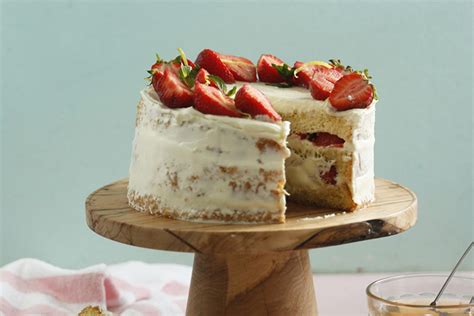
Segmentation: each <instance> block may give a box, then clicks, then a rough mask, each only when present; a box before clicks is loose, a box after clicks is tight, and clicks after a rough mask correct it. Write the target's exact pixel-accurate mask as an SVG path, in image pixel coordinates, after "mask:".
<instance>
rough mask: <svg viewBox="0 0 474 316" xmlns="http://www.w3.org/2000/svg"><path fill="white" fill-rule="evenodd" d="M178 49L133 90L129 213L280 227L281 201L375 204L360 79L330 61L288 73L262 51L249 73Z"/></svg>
mask: <svg viewBox="0 0 474 316" xmlns="http://www.w3.org/2000/svg"><path fill="white" fill-rule="evenodd" d="M179 51H180V55H179V56H178V57H176V58H175V59H173V60H170V61H164V60H162V59H161V58H160V57H159V56H157V60H156V62H155V63H154V64H153V65H152V66H151V69H150V70H149V73H150V77H149V79H150V80H151V85H150V86H149V87H148V88H146V89H144V90H143V91H142V93H141V95H142V98H141V101H140V103H139V105H138V107H137V124H136V129H135V139H134V145H133V152H132V162H131V165H130V179H129V192H128V198H129V202H130V205H131V206H132V207H134V208H135V209H137V210H140V211H147V212H151V213H157V214H161V215H164V216H168V217H171V218H176V219H183V220H193V221H218V222H222V221H224V222H236V223H248V222H284V220H285V210H286V199H285V196H286V195H288V194H289V197H290V199H293V200H295V201H296V202H300V203H306V204H311V205H316V206H325V207H330V208H334V209H337V210H344V211H351V210H354V209H356V208H359V207H363V206H365V205H367V204H368V203H370V202H371V201H373V199H374V179H373V178H374V176H373V145H374V123H375V103H376V98H377V97H376V93H375V87H374V86H373V85H372V84H371V83H370V81H369V80H370V79H371V78H370V76H369V75H368V72H367V71H363V72H361V71H354V70H353V69H352V68H351V67H345V66H343V65H342V64H341V62H340V61H339V60H330V61H329V62H328V63H326V62H322V61H310V62H306V63H303V62H300V61H296V62H295V63H294V64H293V66H292V67H291V66H289V65H288V64H286V63H285V62H283V61H282V60H281V59H279V58H278V57H276V56H274V55H270V54H263V55H261V57H260V58H259V60H258V62H257V64H256V65H255V64H254V63H253V62H252V61H251V60H249V59H247V58H244V57H238V56H233V55H224V54H221V53H218V52H216V51H213V50H210V49H204V50H202V51H201V52H200V53H199V54H198V56H197V58H196V60H195V62H192V61H191V60H189V59H188V58H187V57H186V56H185V54H184V52H183V51H182V50H180V49H179ZM290 123H291V130H290ZM287 145H288V147H287ZM290 151H291V155H290Z"/></svg>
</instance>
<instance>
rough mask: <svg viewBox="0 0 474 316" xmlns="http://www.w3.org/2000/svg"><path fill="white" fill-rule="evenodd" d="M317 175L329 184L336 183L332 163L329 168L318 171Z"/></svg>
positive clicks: (335, 170)
mask: <svg viewBox="0 0 474 316" xmlns="http://www.w3.org/2000/svg"><path fill="white" fill-rule="evenodd" d="M319 176H320V177H321V179H322V180H323V181H324V182H325V183H327V184H331V185H336V183H337V180H336V177H337V169H336V166H335V165H332V166H331V168H329V170H328V171H326V172H321V173H319Z"/></svg>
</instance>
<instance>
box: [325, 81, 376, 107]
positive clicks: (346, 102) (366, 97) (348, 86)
mask: <svg viewBox="0 0 474 316" xmlns="http://www.w3.org/2000/svg"><path fill="white" fill-rule="evenodd" d="M373 99H374V88H373V86H372V85H371V84H370V83H369V81H368V80H367V79H366V78H364V77H363V76H362V75H361V74H359V73H356V72H353V73H351V74H348V75H345V76H344V77H342V78H341V79H339V80H338V81H337V82H336V84H335V85H334V89H333V90H332V92H331V95H330V96H329V102H330V103H331V105H332V106H333V107H334V108H335V109H336V110H338V111H345V110H350V109H355V108H366V107H368V106H369V105H370V104H371V103H372V100H373Z"/></svg>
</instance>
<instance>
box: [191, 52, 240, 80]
mask: <svg viewBox="0 0 474 316" xmlns="http://www.w3.org/2000/svg"><path fill="white" fill-rule="evenodd" d="M196 64H197V65H199V66H201V68H204V69H206V70H207V71H208V72H209V73H211V74H213V75H216V76H219V77H221V78H222V79H223V80H224V82H225V83H234V82H235V78H234V75H233V74H232V72H231V71H230V70H229V68H228V67H227V65H226V64H225V63H224V62H223V61H222V59H221V57H220V55H219V53H217V52H215V51H213V50H210V49H207V48H206V49H204V50H203V51H201V52H200V53H199V55H198V57H197V58H196Z"/></svg>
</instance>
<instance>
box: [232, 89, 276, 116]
mask: <svg viewBox="0 0 474 316" xmlns="http://www.w3.org/2000/svg"><path fill="white" fill-rule="evenodd" d="M235 106H236V107H237V109H239V110H240V111H242V112H245V113H248V114H250V115H251V116H252V117H255V116H257V115H264V116H267V117H268V118H269V119H270V120H272V121H281V116H280V115H279V114H278V113H277V112H276V111H275V110H274V109H273V107H272V104H271V103H270V101H269V100H268V99H267V97H265V95H264V94H263V93H261V92H260V91H259V90H257V89H255V88H254V87H252V86H251V85H249V84H248V83H246V84H244V85H243V86H242V87H241V88H240V89H239V91H237V94H236V95H235Z"/></svg>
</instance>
